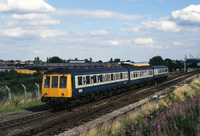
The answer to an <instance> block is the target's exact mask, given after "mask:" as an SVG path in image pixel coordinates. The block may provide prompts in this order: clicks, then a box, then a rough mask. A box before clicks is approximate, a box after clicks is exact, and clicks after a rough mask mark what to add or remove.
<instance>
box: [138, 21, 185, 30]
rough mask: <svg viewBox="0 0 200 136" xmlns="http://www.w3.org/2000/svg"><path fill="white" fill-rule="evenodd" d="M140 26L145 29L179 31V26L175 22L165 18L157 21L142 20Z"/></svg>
mask: <svg viewBox="0 0 200 136" xmlns="http://www.w3.org/2000/svg"><path fill="white" fill-rule="evenodd" d="M142 27H143V28H146V29H156V30H159V31H164V32H179V31H180V30H181V27H180V26H178V25H177V24H176V23H175V22H173V21H169V20H167V19H161V20H157V21H144V22H142Z"/></svg>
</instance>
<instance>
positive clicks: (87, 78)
mask: <svg viewBox="0 0 200 136" xmlns="http://www.w3.org/2000/svg"><path fill="white" fill-rule="evenodd" d="M86 82H87V84H90V76H86Z"/></svg>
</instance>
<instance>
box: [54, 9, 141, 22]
mask: <svg viewBox="0 0 200 136" xmlns="http://www.w3.org/2000/svg"><path fill="white" fill-rule="evenodd" d="M56 14H57V15H62V16H63V15H64V16H73V17H79V18H98V19H118V20H135V19H140V18H142V17H141V16H140V15H133V14H123V13H119V12H111V11H106V10H89V9H60V10H57V13H56Z"/></svg>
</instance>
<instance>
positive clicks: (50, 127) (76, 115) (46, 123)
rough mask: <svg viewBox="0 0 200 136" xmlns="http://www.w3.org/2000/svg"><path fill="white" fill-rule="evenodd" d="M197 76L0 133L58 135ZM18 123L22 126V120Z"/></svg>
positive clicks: (51, 115)
mask: <svg viewBox="0 0 200 136" xmlns="http://www.w3.org/2000/svg"><path fill="white" fill-rule="evenodd" d="M197 73H199V71H197V72H193V73H187V74H183V75H181V76H180V75H177V76H172V77H170V78H169V79H168V80H167V81H166V82H163V83H159V86H158V87H155V86H154V85H151V86H146V87H143V88H139V89H136V90H134V91H128V92H125V93H122V94H119V95H116V96H112V97H110V98H105V99H102V100H101V101H95V102H92V103H88V104H85V105H81V106H79V107H75V108H73V109H72V110H71V111H60V112H47V113H44V114H43V115H40V116H35V117H27V119H22V121H21V122H24V123H23V124H20V123H18V125H14V124H15V123H16V121H11V122H8V123H4V124H0V132H1V134H4V135H20V136H21V135H53V134H58V133H60V132H63V131H66V130H68V129H70V128H73V127H75V126H77V125H80V124H82V123H85V122H88V121H90V120H93V119H95V118H97V117H99V116H102V115H104V114H106V113H110V112H112V111H114V110H116V109H119V108H121V107H124V106H126V105H129V104H131V103H135V102H137V101H139V100H141V99H144V98H146V97H147V96H150V95H153V94H154V93H156V92H158V91H160V90H163V89H165V88H167V87H169V86H171V85H173V84H176V83H177V82H180V81H182V80H184V79H186V78H188V77H190V76H192V75H195V74H197ZM45 114H46V115H45ZM23 120H24V121H23ZM17 122H20V119H19V120H18V121H17ZM37 122H38V123H37ZM36 123H37V125H36ZM7 124H11V125H7ZM16 124H17V123H16ZM31 124H32V125H31ZM1 126H2V129H1ZM3 126H4V128H3ZM19 126H20V127H19ZM3 130H4V132H3ZM5 130H7V131H5ZM10 130H12V131H10Z"/></svg>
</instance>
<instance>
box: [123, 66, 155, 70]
mask: <svg viewBox="0 0 200 136" xmlns="http://www.w3.org/2000/svg"><path fill="white" fill-rule="evenodd" d="M124 67H125V68H127V69H128V70H130V71H137V70H151V69H152V67H151V66H124Z"/></svg>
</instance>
